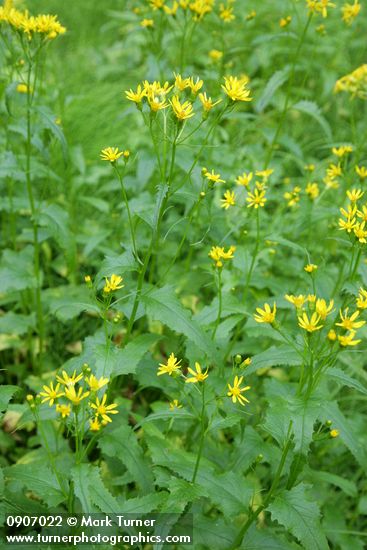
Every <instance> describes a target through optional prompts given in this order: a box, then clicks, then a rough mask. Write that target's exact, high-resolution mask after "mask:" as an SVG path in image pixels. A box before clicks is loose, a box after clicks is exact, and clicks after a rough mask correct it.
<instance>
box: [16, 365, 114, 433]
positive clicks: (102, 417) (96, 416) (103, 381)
mask: <svg viewBox="0 0 367 550" xmlns="http://www.w3.org/2000/svg"><path fill="white" fill-rule="evenodd" d="M108 382H109V379H108V378H104V377H101V378H99V379H98V378H96V376H94V375H93V374H89V376H87V375H86V374H85V373H79V374H77V373H76V371H74V372H73V373H72V374H68V373H67V372H66V371H65V370H64V371H62V373H61V374H58V375H57V376H56V379H55V380H54V381H51V382H50V384H49V385H48V386H47V385H44V386H43V388H42V391H40V393H39V395H38V396H36V399H34V396H32V395H29V396H27V401H28V402H29V403H30V405H31V408H32V409H34V408H35V407H36V403H37V401H38V402H40V403H41V404H44V403H48V404H49V406H50V407H52V406H55V410H56V412H57V413H59V415H60V417H61V419H62V420H65V419H67V418H69V417H70V416H71V413H72V412H74V413H75V416H77V415H78V411H79V407H80V406H81V405H82V404H83V402H84V400H86V399H88V405H89V406H88V407H84V409H83V418H85V422H89V429H90V430H91V431H99V430H100V429H101V428H102V426H106V425H107V424H108V423H109V422H112V420H111V418H110V416H111V415H114V414H117V413H118V411H117V410H116V408H117V405H116V404H115V403H111V404H109V405H108V404H107V402H106V401H107V395H106V393H104V394H103V396H102V397H101V396H100V395H98V393H99V392H100V391H101V390H102V389H103V388H104V387H105V386H106V385H107V384H108ZM71 420H73V419H72V418H71ZM82 429H83V430H84V427H83V428H82Z"/></svg>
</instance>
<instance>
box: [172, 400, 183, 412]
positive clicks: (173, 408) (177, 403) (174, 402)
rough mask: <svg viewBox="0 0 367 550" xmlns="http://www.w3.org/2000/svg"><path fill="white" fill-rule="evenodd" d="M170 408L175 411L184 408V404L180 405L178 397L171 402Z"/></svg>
mask: <svg viewBox="0 0 367 550" xmlns="http://www.w3.org/2000/svg"><path fill="white" fill-rule="evenodd" d="M169 408H170V410H171V411H174V410H175V409H182V405H180V403H179V402H178V399H174V400H173V401H171V403H170V404H169Z"/></svg>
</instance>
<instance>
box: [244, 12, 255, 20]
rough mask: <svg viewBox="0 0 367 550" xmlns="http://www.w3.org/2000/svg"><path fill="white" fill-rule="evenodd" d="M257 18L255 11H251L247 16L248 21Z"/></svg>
mask: <svg viewBox="0 0 367 550" xmlns="http://www.w3.org/2000/svg"><path fill="white" fill-rule="evenodd" d="M255 17H256V11H255V10H251V11H250V12H249V13H248V14H247V15H246V21H251V20H252V19H255Z"/></svg>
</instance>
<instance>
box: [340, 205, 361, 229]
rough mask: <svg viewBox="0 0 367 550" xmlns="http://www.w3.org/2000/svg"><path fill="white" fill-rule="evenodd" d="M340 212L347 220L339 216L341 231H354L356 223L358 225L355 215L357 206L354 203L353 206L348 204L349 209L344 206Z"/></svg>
mask: <svg viewBox="0 0 367 550" xmlns="http://www.w3.org/2000/svg"><path fill="white" fill-rule="evenodd" d="M340 212H341V214H342V216H344V218H346V219H345V220H343V219H342V218H339V229H340V231H343V230H344V231H347V233H350V232H351V231H353V229H354V227H355V225H356V223H357V222H356V218H355V215H356V213H357V206H356V205H355V204H354V205H353V206H351V205H348V209H347V210H345V209H344V208H341V209H340Z"/></svg>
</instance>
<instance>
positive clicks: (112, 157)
mask: <svg viewBox="0 0 367 550" xmlns="http://www.w3.org/2000/svg"><path fill="white" fill-rule="evenodd" d="M123 154H124V152H123V151H119V150H118V147H107V148H106V149H102V151H101V159H102V160H107V161H108V162H116V161H117V160H118V159H119V158H120V157H121V156H122V155H123Z"/></svg>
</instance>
